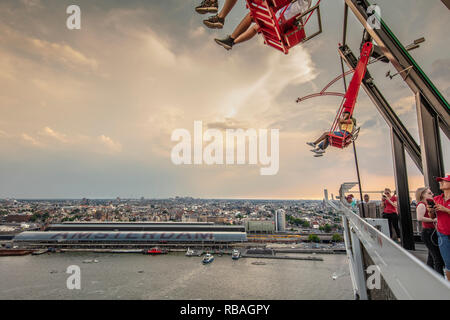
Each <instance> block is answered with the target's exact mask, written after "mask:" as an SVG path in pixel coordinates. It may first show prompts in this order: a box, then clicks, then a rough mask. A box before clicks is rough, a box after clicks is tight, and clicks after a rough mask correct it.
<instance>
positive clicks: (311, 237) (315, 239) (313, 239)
mask: <svg viewBox="0 0 450 320" xmlns="http://www.w3.org/2000/svg"><path fill="white" fill-rule="evenodd" d="M308 241H311V242H320V239H319V237H318V236H317V235H316V234H310V235H309V236H308Z"/></svg>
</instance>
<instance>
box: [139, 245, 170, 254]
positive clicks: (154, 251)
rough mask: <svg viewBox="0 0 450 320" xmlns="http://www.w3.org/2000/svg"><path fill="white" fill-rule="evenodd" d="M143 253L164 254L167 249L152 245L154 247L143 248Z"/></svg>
mask: <svg viewBox="0 0 450 320" xmlns="http://www.w3.org/2000/svg"><path fill="white" fill-rule="evenodd" d="M143 253H144V254H165V253H167V251H166V250H164V249H160V248H158V247H154V248H151V249H150V250H144V251H143Z"/></svg>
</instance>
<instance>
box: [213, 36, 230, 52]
mask: <svg viewBox="0 0 450 320" xmlns="http://www.w3.org/2000/svg"><path fill="white" fill-rule="evenodd" d="M214 41H215V42H216V43H217V44H218V45H219V46H222V47H224V48H225V49H227V50H231V46H229V45H227V44H225V43H223V42H220V41H219V40H217V39H214Z"/></svg>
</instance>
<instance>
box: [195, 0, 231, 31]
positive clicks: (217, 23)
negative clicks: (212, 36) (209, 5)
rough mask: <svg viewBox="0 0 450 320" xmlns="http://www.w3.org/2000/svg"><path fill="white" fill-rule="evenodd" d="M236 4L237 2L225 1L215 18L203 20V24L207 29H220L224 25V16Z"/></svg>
mask: <svg viewBox="0 0 450 320" xmlns="http://www.w3.org/2000/svg"><path fill="white" fill-rule="evenodd" d="M236 2H237V0H226V1H225V4H224V5H223V8H222V10H220V12H219V13H218V14H216V15H215V16H211V17H209V18H208V19H206V20H203V23H204V24H205V25H206V26H207V27H208V28H214V29H222V28H223V25H224V24H225V18H226V16H227V15H228V14H229V13H230V11H231V9H233V7H234V5H235V4H236Z"/></svg>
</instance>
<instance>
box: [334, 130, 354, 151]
mask: <svg viewBox="0 0 450 320" xmlns="http://www.w3.org/2000/svg"><path fill="white" fill-rule="evenodd" d="M352 137H353V135H352V134H351V133H346V134H344V136H343V137H340V136H337V135H335V134H334V133H330V134H329V135H328V142H329V143H330V145H331V146H333V147H336V148H339V149H344V148H345V147H347V146H348V145H349V144H350V143H352V141H353V139H352Z"/></svg>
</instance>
